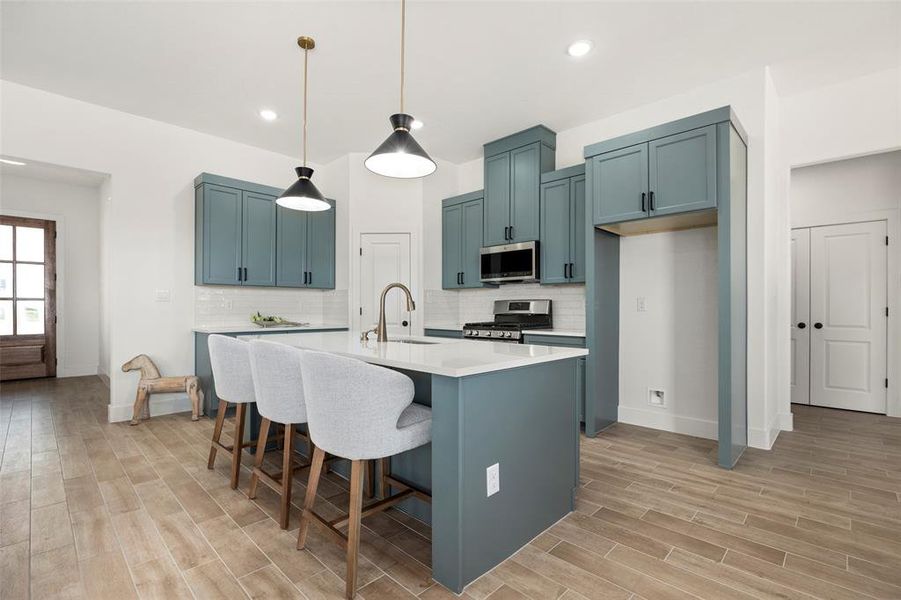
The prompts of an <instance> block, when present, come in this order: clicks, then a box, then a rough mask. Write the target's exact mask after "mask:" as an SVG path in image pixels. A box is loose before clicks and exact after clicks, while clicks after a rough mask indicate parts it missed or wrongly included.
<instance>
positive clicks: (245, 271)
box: [244, 267, 247, 281]
mask: <svg viewBox="0 0 901 600" xmlns="http://www.w3.org/2000/svg"><path fill="white" fill-rule="evenodd" d="M244 281H247V267H244Z"/></svg>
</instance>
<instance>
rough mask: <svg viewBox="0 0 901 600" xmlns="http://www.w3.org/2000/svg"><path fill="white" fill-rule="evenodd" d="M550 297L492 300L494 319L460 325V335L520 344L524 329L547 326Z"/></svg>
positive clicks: (469, 338)
mask: <svg viewBox="0 0 901 600" xmlns="http://www.w3.org/2000/svg"><path fill="white" fill-rule="evenodd" d="M551 327H553V323H552V320H551V301H550V300H495V301H494V320H493V321H484V322H481V323H466V324H465V325H463V338H464V339H467V340H487V341H490V342H512V343H514V344H521V343H522V338H523V332H524V331H526V330H529V329H550V328H551Z"/></svg>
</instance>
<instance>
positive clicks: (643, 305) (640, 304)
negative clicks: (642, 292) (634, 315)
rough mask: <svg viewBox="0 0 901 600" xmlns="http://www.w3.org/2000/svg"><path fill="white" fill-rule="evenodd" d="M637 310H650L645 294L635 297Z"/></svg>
mask: <svg viewBox="0 0 901 600" xmlns="http://www.w3.org/2000/svg"><path fill="white" fill-rule="evenodd" d="M635 310H636V311H638V312H648V300H647V298H645V297H644V296H639V297H638V298H636V299H635Z"/></svg>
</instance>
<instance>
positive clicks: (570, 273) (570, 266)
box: [569, 263, 575, 279]
mask: <svg viewBox="0 0 901 600" xmlns="http://www.w3.org/2000/svg"><path fill="white" fill-rule="evenodd" d="M574 264H575V263H569V278H570V279H572V278H573V265H574Z"/></svg>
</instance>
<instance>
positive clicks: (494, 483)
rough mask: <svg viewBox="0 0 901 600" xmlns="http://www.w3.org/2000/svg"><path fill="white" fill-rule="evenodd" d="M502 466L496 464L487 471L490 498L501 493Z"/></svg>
mask: <svg viewBox="0 0 901 600" xmlns="http://www.w3.org/2000/svg"><path fill="white" fill-rule="evenodd" d="M500 471H501V466H500V464H498V463H494V464H493V465H491V466H490V467H488V468H487V469H485V478H486V480H487V483H488V496H493V495H494V494H496V493H498V492H499V491H501V472H500Z"/></svg>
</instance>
